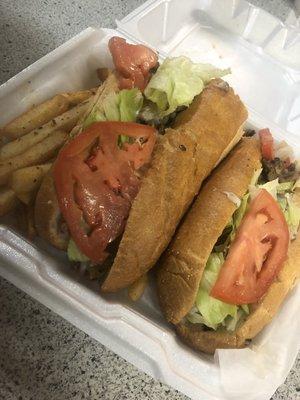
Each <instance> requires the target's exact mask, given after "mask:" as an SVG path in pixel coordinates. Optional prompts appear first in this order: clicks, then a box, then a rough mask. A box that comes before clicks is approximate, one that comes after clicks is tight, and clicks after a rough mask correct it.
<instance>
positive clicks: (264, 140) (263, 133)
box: [258, 128, 275, 161]
mask: <svg viewBox="0 0 300 400" xmlns="http://www.w3.org/2000/svg"><path fill="white" fill-rule="evenodd" d="M258 134H259V137H260V144H261V153H262V156H263V158H265V159H266V160H269V161H271V160H273V159H274V156H275V155H274V140H273V136H272V133H271V132H270V130H269V129H268V128H265V129H261V130H260V131H259V132H258Z"/></svg>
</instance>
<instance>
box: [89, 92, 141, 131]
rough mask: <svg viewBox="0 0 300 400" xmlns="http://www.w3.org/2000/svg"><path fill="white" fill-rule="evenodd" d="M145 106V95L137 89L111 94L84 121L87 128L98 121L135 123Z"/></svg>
mask: <svg viewBox="0 0 300 400" xmlns="http://www.w3.org/2000/svg"><path fill="white" fill-rule="evenodd" d="M142 105H143V95H142V93H141V91H140V90H139V89H137V88H134V89H123V90H121V91H120V92H118V93H110V94H109V95H108V96H107V97H106V98H105V100H104V101H103V103H101V105H99V107H95V108H94V109H93V111H92V112H91V113H90V114H89V115H88V117H87V118H86V120H85V121H84V124H83V126H84V128H87V127H88V126H90V125H91V124H93V123H94V122H98V121H122V122H134V121H135V120H136V118H137V115H138V113H139V111H140V109H141V108H142Z"/></svg>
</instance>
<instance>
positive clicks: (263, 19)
mask: <svg viewBox="0 0 300 400" xmlns="http://www.w3.org/2000/svg"><path fill="white" fill-rule="evenodd" d="M117 25H118V29H117V30H116V31H114V30H110V29H102V28H88V29H86V30H85V31H83V32H82V33H80V34H79V35H77V36H75V37H74V38H73V39H71V40H69V41H68V42H66V43H65V44H63V45H62V46H60V47H59V48H57V49H56V50H54V51H53V52H51V53H49V54H48V55H46V56H45V57H43V58H42V59H40V60H39V61H37V62H36V63H34V64H33V65H31V66H30V67H28V68H26V69H25V70H24V71H22V72H21V73H19V74H18V75H16V76H15V77H14V78H12V79H10V80H9V81H8V82H7V83H5V84H4V85H2V86H1V87H0V110H1V113H0V126H1V125H2V124H4V123H5V122H7V121H9V120H10V119H12V118H13V117H15V116H16V115H18V114H20V113H21V112H23V111H24V110H26V109H27V108H28V107H30V106H32V105H33V104H36V103H38V102H41V101H43V100H44V99H46V98H48V97H50V96H52V95H54V94H56V93H59V92H61V91H65V90H73V89H80V88H88V87H92V86H93V85H95V84H97V79H96V74H95V70H96V68H98V67H100V66H107V65H111V59H110V56H109V53H108V51H107V41H108V39H109V38H110V37H111V36H113V35H123V36H124V37H126V38H127V39H129V40H131V41H133V42H135V41H139V42H145V43H147V44H148V45H151V46H152V47H153V48H155V49H157V50H158V51H159V53H160V56H161V57H162V58H164V57H165V56H167V55H170V56H175V55H181V54H184V55H187V56H189V57H190V58H192V59H193V60H195V61H202V62H211V63H213V64H215V65H218V66H222V67H225V66H226V67H227V66H230V67H231V68H232V75H231V76H230V77H229V78H228V81H229V82H230V84H231V85H232V86H233V87H234V88H235V89H236V91H237V92H238V93H239V94H240V96H241V97H242V99H243V101H244V102H245V103H246V105H247V106H248V108H249V111H250V118H249V124H250V125H253V126H255V127H257V128H260V127H265V126H268V127H270V128H271V129H272V131H273V134H274V135H275V137H276V138H278V139H282V138H284V139H285V140H286V141H287V142H288V143H290V144H291V145H292V146H293V147H294V148H295V151H296V152H297V153H298V154H299V153H300V33H299V31H297V30H296V29H294V28H292V27H288V26H285V25H284V24H283V23H282V22H280V21H279V20H277V19H276V18H274V17H272V16H271V15H269V14H268V13H266V12H265V11H263V10H260V9H258V8H256V7H254V6H252V5H250V4H249V3H247V2H245V1H243V0H240V1H239V0H228V1H223V0H186V1H182V0H154V1H148V2H146V3H145V4H144V5H142V6H141V7H139V8H138V9H137V10H135V11H134V12H132V13H131V14H130V15H128V16H127V17H126V18H124V19H123V20H122V21H118V22H117ZM0 274H1V275H2V276H3V277H4V278H6V279H8V280H9V281H11V282H12V283H13V284H15V285H16V286H17V287H19V288H21V289H22V290H24V291H25V292H26V293H28V294H30V295H31V296H32V297H34V298H36V299H37V300H38V301H40V302H41V303H43V304H44V305H46V306H47V307H49V308H51V309H52V310H53V311H55V312H57V313H58V314H60V315H61V316H63V317H64V318H65V319H67V320H68V321H70V322H71V323H72V324H74V325H76V326H77V327H78V328H80V329H82V330H83V331H85V332H86V333H87V334H89V335H90V336H92V337H93V338H95V339H96V340H98V341H99V342H101V343H103V344H104V345H105V346H107V347H108V348H110V349H111V350H113V351H114V352H116V353H117V354H119V355H120V356H122V357H124V358H125V359H126V360H128V361H129V362H131V363H133V364H134V365H136V366H137V367H139V368H140V369H142V370H143V371H145V372H147V373H149V374H150V375H152V376H154V377H155V378H157V379H159V380H161V381H163V382H166V383H168V384H169V385H171V386H173V387H174V388H176V389H178V390H180V391H181V392H182V393H185V394H186V395H188V396H190V397H191V398H192V399H202V400H213V399H214V400H216V399H243V400H254V399H260V400H264V399H266V400H267V399H269V398H270V397H271V395H272V394H273V393H274V392H275V390H276V388H277V387H278V386H279V385H280V384H281V383H283V381H284V379H285V377H286V376H287V374H288V372H289V370H290V368H291V367H292V364H293V362H294V360H295V358H296V356H297V353H298V351H299V348H300V343H299V341H300V340H299V331H300V320H299V317H298V309H299V306H300V287H297V288H295V289H294V290H293V292H292V293H291V295H290V296H289V298H288V299H287V300H286V301H285V303H284V305H283V307H282V309H281V311H280V312H279V314H278V315H277V316H276V318H275V319H274V321H273V322H272V324H271V325H270V326H269V327H268V328H267V329H265V330H264V332H263V333H262V334H260V335H259V337H258V338H257V339H255V341H254V343H253V345H252V346H251V347H250V348H249V349H245V350H221V351H218V354H217V355H216V357H215V358H213V357H209V356H205V355H203V354H197V353H196V352H194V351H192V350H191V349H189V348H187V347H186V346H184V345H183V344H181V343H180V342H179V341H178V339H177V338H176V336H175V334H174V332H173V331H172V328H171V327H170V326H168V324H167V323H166V322H165V321H164V319H163V317H162V315H161V313H160V311H159V308H158V304H157V300H156V297H155V291H154V290H153V286H152V285H151V286H150V287H149V288H148V289H147V291H146V293H145V294H144V296H143V298H142V299H141V301H139V302H138V303H137V304H131V303H129V302H128V300H127V298H126V295H125V294H124V293H120V294H118V295H111V296H102V295H100V294H99V290H98V287H97V284H96V283H95V282H89V281H88V280H86V279H83V278H82V277H81V276H78V274H76V273H75V272H74V271H72V269H71V268H70V266H69V265H68V262H67V259H66V257H65V256H64V255H63V254H62V253H60V252H58V251H55V250H53V249H51V248H50V247H48V246H47V245H45V243H43V242H42V241H37V242H36V243H35V244H32V243H29V242H28V241H26V240H25V239H24V238H23V237H21V236H19V234H18V233H16V232H14V231H13V230H11V229H10V228H9V226H8V225H5V224H2V225H0Z"/></svg>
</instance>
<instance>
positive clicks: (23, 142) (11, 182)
mask: <svg viewBox="0 0 300 400" xmlns="http://www.w3.org/2000/svg"><path fill="white" fill-rule="evenodd" d="M94 94H95V90H94V89H90V90H82V91H78V92H71V93H62V94H57V95H56V96H54V97H52V98H51V99H49V100H46V101H45V102H43V103H41V104H39V105H37V106H35V107H33V108H31V109H30V110H28V111H26V112H25V113H24V114H22V115H20V116H19V117H17V118H15V119H14V120H13V121H11V122H9V123H8V124H6V125H5V126H4V127H2V128H0V143H1V147H0V216H3V215H5V214H8V213H10V212H12V211H13V210H15V209H16V208H17V207H18V206H20V205H21V209H22V210H25V212H26V215H27V216H28V231H29V233H30V229H31V228H32V229H33V224H32V221H30V219H32V218H33V217H32V216H33V204H34V200H35V196H36V194H37V191H38V189H39V187H40V184H41V182H42V179H43V177H44V175H45V174H46V173H47V172H48V171H49V170H50V168H51V165H52V163H53V161H54V160H55V157H56V155H57V153H58V151H59V149H60V148H61V147H62V146H63V144H64V143H65V142H66V140H67V139H68V135H69V133H70V131H71V130H72V129H73V128H74V126H75V125H76V124H77V122H78V120H79V119H80V118H81V117H82V116H83V115H84V113H85V112H86V110H87V108H88V106H89V98H90V97H91V96H92V95H94Z"/></svg>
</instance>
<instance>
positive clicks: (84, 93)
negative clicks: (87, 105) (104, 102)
mask: <svg viewBox="0 0 300 400" xmlns="http://www.w3.org/2000/svg"><path fill="white" fill-rule="evenodd" d="M96 90H97V89H88V90H79V91H78V92H70V93H62V96H64V97H65V98H66V99H67V101H68V103H69V106H71V107H72V106H76V105H77V104H79V103H82V102H83V101H85V100H87V99H88V98H89V97H91V96H92V95H93V94H95V93H96Z"/></svg>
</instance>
